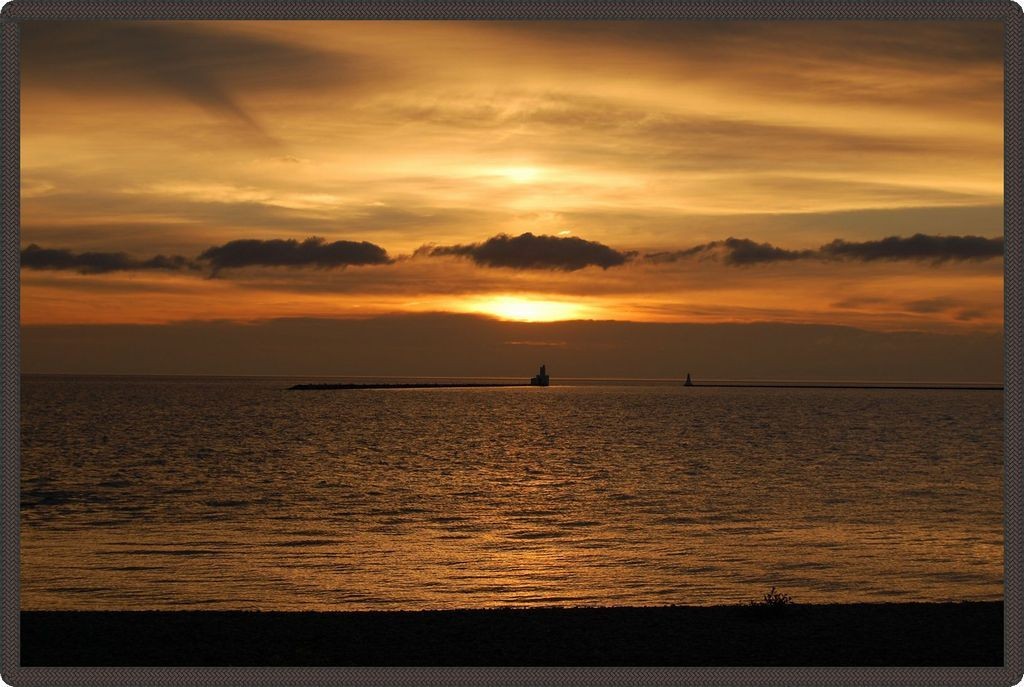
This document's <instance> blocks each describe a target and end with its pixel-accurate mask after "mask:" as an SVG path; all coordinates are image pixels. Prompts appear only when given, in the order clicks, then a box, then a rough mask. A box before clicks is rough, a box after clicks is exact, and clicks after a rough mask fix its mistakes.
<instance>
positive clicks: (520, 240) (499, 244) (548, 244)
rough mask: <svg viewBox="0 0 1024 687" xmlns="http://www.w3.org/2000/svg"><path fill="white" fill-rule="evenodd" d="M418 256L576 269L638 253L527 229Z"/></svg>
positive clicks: (494, 264)
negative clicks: (539, 234) (447, 256)
mask: <svg viewBox="0 0 1024 687" xmlns="http://www.w3.org/2000/svg"><path fill="white" fill-rule="evenodd" d="M416 255H427V256H432V257H433V256H442V255H457V256H460V257H466V258H469V259H470V260H472V261H473V262H474V263H476V264H477V265H481V266H484V267H508V268H511V269H517V270H561V271H565V272H574V271H576V270H581V269H583V268H584V267H590V266H596V267H600V268H601V269H608V268H609V267H615V266H617V265H622V264H624V263H625V262H626V261H628V260H630V259H631V258H632V257H633V256H634V255H636V253H634V252H631V251H626V252H623V251H617V250H615V249H614V248H609V247H608V246H606V245H604V244H603V243H598V242H596V241H587V240H585V239H581V238H577V237H575V236H536V235H534V234H531V233H529V232H527V233H525V234H520V235H519V236H510V235H508V234H499V235H497V236H492V237H491V238H489V239H487V240H486V241H484V242H483V243H469V244H459V245H455V246H430V245H428V246H422V247H421V248H419V249H418V250H417V251H416Z"/></svg>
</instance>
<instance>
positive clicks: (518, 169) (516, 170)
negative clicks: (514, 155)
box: [494, 165, 542, 184]
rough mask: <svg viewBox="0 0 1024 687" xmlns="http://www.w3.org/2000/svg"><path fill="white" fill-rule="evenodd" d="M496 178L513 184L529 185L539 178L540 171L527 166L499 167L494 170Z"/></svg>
mask: <svg viewBox="0 0 1024 687" xmlns="http://www.w3.org/2000/svg"><path fill="white" fill-rule="evenodd" d="M494 172H495V174H497V176H499V177H501V178H502V179H504V180H506V181H511V182H512V183H515V184H529V183H530V182H533V181H536V180H537V179H538V177H540V176H541V174H542V170H540V169H539V168H537V167H530V166H527V165H516V166H512V167H501V168H499V169H495V170H494Z"/></svg>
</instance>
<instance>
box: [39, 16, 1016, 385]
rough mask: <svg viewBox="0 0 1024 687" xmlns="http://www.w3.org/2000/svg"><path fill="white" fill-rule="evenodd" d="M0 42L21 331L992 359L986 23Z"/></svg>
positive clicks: (993, 242)
mask: <svg viewBox="0 0 1024 687" xmlns="http://www.w3.org/2000/svg"><path fill="white" fill-rule="evenodd" d="M21 40H22V82H21V87H22V180H21V181H22V188H21V198H22V215H21V241H22V249H23V250H22V272H21V275H22V295H21V298H22V303H21V318H22V324H23V328H24V334H25V336H29V337H30V338H31V336H33V334H32V332H37V333H38V332H44V331H49V332H53V331H57V329H54V327H55V326H59V327H57V328H58V329H60V328H61V327H62V329H60V331H62V332H65V334H66V333H67V332H71V331H74V329H73V328H74V327H85V328H88V329H89V331H96V327H97V326H101V325H118V326H120V327H124V326H134V325H159V326H162V327H164V331H171V330H172V329H174V328H175V327H179V328H180V327H186V326H188V327H194V326H197V325H198V324H201V323H204V322H205V323H212V322H216V323H218V326H219V325H221V324H224V323H228V324H232V323H233V324H235V325H238V326H243V325H245V326H252V325H259V324H260V323H264V324H265V323H267V322H270V321H277V320H280V319H282V318H289V319H292V318H301V319H302V320H337V319H345V320H351V318H353V317H357V318H381V317H383V318H387V317H395V316H408V315H411V314H416V315H417V317H419V316H420V315H422V314H428V313H470V314H477V315H482V316H486V317H493V318H498V319H501V320H512V321H533V322H550V321H563V320H601V321H606V320H618V321H627V322H635V323H675V324H679V325H687V326H689V325H693V324H723V325H724V324H725V323H729V324H730V325H735V324H737V323H761V324H771V325H779V324H800V325H813V326H822V325H830V326H831V325H839V326H842V327H848V328H855V329H856V330H858V331H860V330H865V331H867V332H869V333H874V334H878V335H883V334H888V333H892V332H907V331H911V332H919V333H923V334H928V335H934V336H937V337H946V338H945V339H943V340H947V339H948V337H950V336H953V337H954V339H955V340H958V341H966V340H967V339H971V340H972V341H974V342H975V343H976V342H977V340H979V339H977V337H986V338H985V340H986V341H991V342H993V343H992V347H991V351H994V352H995V353H994V354H998V352H999V350H1001V349H1000V348H998V347H996V344H997V343H998V341H999V338H998V337H999V332H1000V330H1001V328H1002V323H1003V308H1002V303H1003V258H1002V253H1003V244H1002V234H1003V206H1002V202H1003V201H1002V198H1003V111H1002V108H1003V69H1002V54H1003V38H1002V27H1001V25H1000V24H998V23H983V22H965V23H956V22H934V23H907V22H888V23H854V22H835V23H813V22H811V23H804V22H778V23H772V22H762V23H734V22H656V23H643V22H523V23H518V22H441V21H429V22H425V21H408V22H367V21H351V22H340V21H339V22H259V21H250V22H191V23H188V22H134V23H74V24H72V23H59V22H26V23H24V24H22V27H21ZM474 319H475V318H474ZM417 321H420V320H417ZM422 321H423V322H427V320H425V319H424V320H422ZM423 326H424V327H428V326H430V325H428V324H424V325H423ZM33 328H35V329H33ZM79 331H85V329H81V330H79ZM105 331H108V332H110V333H111V334H110V336H115V338H116V335H115V334H114V332H116V331H121V330H117V329H116V328H112V329H108V330H105ZM175 331H179V330H175ZM180 331H184V330H183V329H180ZM956 337H961V338H959V339H956ZM971 337H974V338H971ZM954 339H948V340H950V341H953V340H954ZM561 340H562V339H559V341H561ZM124 345H127V344H124ZM972 345H973V344H972ZM1000 345H1001V344H1000ZM23 349H24V350H26V355H28V356H29V358H27V360H29V361H31V355H32V353H31V351H29V347H23ZM985 350H989V349H985ZM54 355H55V356H56V357H55V358H53V359H54V360H56V359H58V358H59V357H60V356H59V355H56V354H54ZM282 355H294V351H291V352H289V353H287V354H286V353H282ZM48 360H49V359H48ZM990 362H991V361H990ZM48 365H49V363H44V362H39V363H38V365H37V367H38V368H39V369H48V367H47V366H48ZM30 367H31V365H30ZM86 367H88V366H86ZM76 369H77V368H76ZM90 369H91V368H90ZM104 369H105V368H104ZM131 369H133V370H135V369H136V368H134V367H133V368H131ZM174 369H175V370H178V368H174ZM181 369H182V370H184V369H190V368H186V367H183V368H181ZM282 369H283V368H282ZM289 369H291V368H289ZM419 369H420V368H417V370H419ZM723 369H724V368H723ZM979 369H980V368H979ZM993 369H994V368H993ZM424 370H425V368H424ZM727 372H728V371H727V370H726V372H725V373H727ZM936 373H937V370H931V371H930V372H927V373H926V372H922V373H921V374H922V375H923V376H925V377H928V376H933V377H934V376H935V374H936Z"/></svg>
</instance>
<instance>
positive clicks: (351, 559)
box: [21, 375, 1003, 610]
mask: <svg viewBox="0 0 1024 687" xmlns="http://www.w3.org/2000/svg"><path fill="white" fill-rule="evenodd" d="M306 381H310V380H308V379H239V378H146V377H134V378H132V377H120V378H119V377H58V376H52V377H51V376H33V375H26V376H23V378H22V456H21V460H22V474H21V479H22V504H21V514H22V515H21V570H22V575H21V584H22V587H21V604H22V608H24V609H188V608H194V609H217V608H220V609H227V608H252V609H268V610H269V609H278V610H313V609H321V610H353V609H422V608H453V607H463V608H464V607H489V606H496V605H662V604H670V603H676V604H718V603H730V602H743V601H747V600H750V599H752V598H754V597H757V596H759V595H760V594H761V593H763V592H764V591H766V590H767V589H768V587H770V586H773V585H774V586H777V587H779V588H781V589H783V590H784V591H786V592H788V593H790V594H791V595H792V596H793V597H794V598H796V599H797V600H798V601H803V602H833V601H897V600H898V601H908V600H913V601H926V600H950V599H954V600H961V599H977V600H982V599H1001V598H1002V593H1003V587H1002V575H1003V557H1002V546H1003V536H1002V523H1003V507H1002V453H1003V443H1002V423H1003V419H1002V417H1003V416H1002V411H1003V405H1002V404H1003V395H1002V393H1001V392H977V391H922V390H910V391H899V390H860V389H747V388H741V389H723V388H715V389H711V388H704V389H702V388H699V387H698V388H683V387H681V386H676V385H664V384H663V385H652V384H646V385H615V386H612V385H594V384H590V385H584V384H581V385H576V386H571V385H566V386H552V387H549V388H546V389H544V388H529V387H524V388H482V389H394V390H365V391H363V390H358V391H304V392H294V391H293V392H289V391H286V390H285V388H286V387H287V386H290V385H291V384H293V383H297V382H306ZM353 381H360V380H353ZM362 381H365V380H362ZM439 381H440V380H439Z"/></svg>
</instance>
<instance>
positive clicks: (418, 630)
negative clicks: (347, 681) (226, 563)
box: [21, 601, 1003, 666]
mask: <svg viewBox="0 0 1024 687" xmlns="http://www.w3.org/2000/svg"><path fill="white" fill-rule="evenodd" d="M780 610H781V612H777V613H776V612H773V611H772V610H771V609H764V608H756V607H749V606H709V607H698V606H661V607H647V608H636V607H634V608H622V607H620V608H527V609H516V608H502V609H487V610H449V611H361V612H255V611H250V612H246V611H22V613H21V662H22V665H25V666H217V665H221V666H225V665H232V666H317V665H320V666H328V665H329V666H357V665H363V666H371V665H377V666H389V665H390V666H400V665H408V666H412V665H420V666H426V665H446V666H458V665H477V666H484V665H486V666H525V665H548V666H573V665H595V666H597V665H606V666H631V665H651V666H658V665H661V666H665V665H673V666H762V665H763V666H770V665H773V666H782V665H789V666H897V665H904V666H905V665H914V666H983V665H988V666H1001V665H1002V664H1003V603H1002V602H1001V601H992V602H963V603H858V604H829V605H794V606H790V607H785V608H782V609H780Z"/></svg>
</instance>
